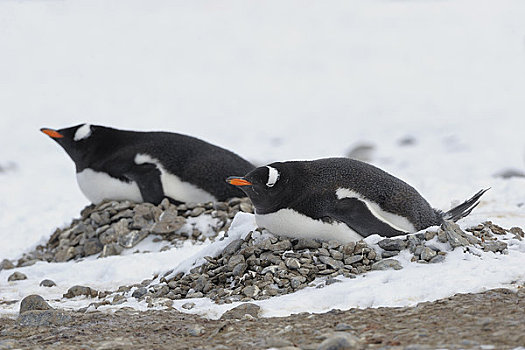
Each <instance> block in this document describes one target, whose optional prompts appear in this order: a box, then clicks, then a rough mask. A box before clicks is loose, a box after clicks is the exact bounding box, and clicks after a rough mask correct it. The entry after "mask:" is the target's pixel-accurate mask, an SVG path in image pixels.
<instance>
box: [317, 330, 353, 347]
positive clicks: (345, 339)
mask: <svg viewBox="0 0 525 350" xmlns="http://www.w3.org/2000/svg"><path fill="white" fill-rule="evenodd" d="M362 347H363V344H362V343H361V341H360V340H359V338H358V337H356V336H355V335H353V334H350V333H346V332H335V333H333V334H332V335H331V336H330V337H328V338H327V339H325V340H324V341H323V342H322V343H321V344H320V345H319V347H318V348H317V350H354V349H360V348H362Z"/></svg>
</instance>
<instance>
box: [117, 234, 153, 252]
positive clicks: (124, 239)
mask: <svg viewBox="0 0 525 350" xmlns="http://www.w3.org/2000/svg"><path fill="white" fill-rule="evenodd" d="M148 235H149V232H148V231H146V230H141V231H137V230H134V231H131V232H129V233H127V234H125V235H123V236H120V237H119V239H118V244H120V246H122V247H124V248H127V249H129V248H133V247H134V246H136V245H137V244H138V243H139V242H140V241H142V240H143V239H144V238H146V237H147V236H148Z"/></svg>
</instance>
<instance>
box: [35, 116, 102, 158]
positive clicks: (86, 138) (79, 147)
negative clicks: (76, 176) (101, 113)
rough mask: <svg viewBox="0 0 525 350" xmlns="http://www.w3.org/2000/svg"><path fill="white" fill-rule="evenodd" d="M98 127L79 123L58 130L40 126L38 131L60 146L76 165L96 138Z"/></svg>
mask: <svg viewBox="0 0 525 350" xmlns="http://www.w3.org/2000/svg"><path fill="white" fill-rule="evenodd" d="M98 128H101V127H99V126H95V125H90V124H79V125H75V126H72V127H69V128H64V129H58V130H54V129H49V128H42V129H40V131H42V132H43V133H44V134H46V135H47V136H49V137H51V138H52V139H53V140H55V141H56V142H57V143H58V144H59V145H60V146H62V148H63V149H64V150H65V151H66V152H67V154H68V155H69V156H70V157H71V159H73V161H74V162H75V163H76V164H77V166H78V162H81V161H82V159H83V158H85V156H86V153H87V151H88V150H89V148H90V145H91V144H92V143H93V141H94V139H95V138H96V134H97V129H98Z"/></svg>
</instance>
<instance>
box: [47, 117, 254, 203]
mask: <svg viewBox="0 0 525 350" xmlns="http://www.w3.org/2000/svg"><path fill="white" fill-rule="evenodd" d="M40 130H41V131H42V132H43V133H45V134H47V135H48V136H50V137H51V138H52V139H53V140H55V141H56V142H57V143H58V144H59V145H60V146H62V148H64V150H65V151H66V152H67V154H69V156H70V157H71V159H73V161H74V162H75V165H76V172H77V182H78V185H79V187H80V189H81V190H82V192H83V193H84V195H85V196H86V197H87V198H88V199H89V200H90V201H91V202H92V203H95V204H97V203H100V202H101V201H103V200H105V199H109V200H131V201H134V202H151V203H154V204H158V203H160V202H161V201H162V199H163V198H164V197H168V198H170V199H171V200H173V201H176V202H209V201H223V200H225V199H227V198H231V197H244V194H243V192H242V191H240V190H239V189H237V188H233V187H232V186H229V185H228V184H226V183H225V182H224V179H226V177H228V176H229V175H231V174H232V173H234V174H239V175H242V174H246V173H247V172H249V171H251V170H252V169H253V168H255V167H254V166H253V165H252V164H250V163H249V162H248V161H246V160H244V159H242V158H241V157H239V156H238V155H236V154H234V153H232V152H230V151H228V150H225V149H223V148H220V147H217V146H214V145H211V144H209V143H207V142H204V141H202V140H199V139H196V138H194V137H190V136H186V135H181V134H175V133H170V132H138V131H127V130H118V129H113V128H109V127H104V126H99V125H90V124H80V125H76V126H72V127H69V128H64V129H59V130H53V129H48V128H42V129H40Z"/></svg>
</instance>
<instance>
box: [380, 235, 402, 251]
mask: <svg viewBox="0 0 525 350" xmlns="http://www.w3.org/2000/svg"><path fill="white" fill-rule="evenodd" d="M377 244H378V245H379V246H380V247H381V248H383V249H384V250H390V251H394V250H397V251H399V250H403V249H405V248H406V246H407V243H406V242H405V241H404V240H402V239H399V238H396V239H390V238H385V239H382V240H380V241H379V242H377Z"/></svg>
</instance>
